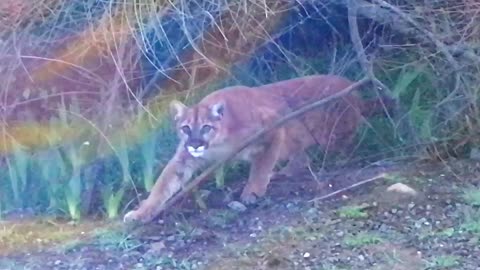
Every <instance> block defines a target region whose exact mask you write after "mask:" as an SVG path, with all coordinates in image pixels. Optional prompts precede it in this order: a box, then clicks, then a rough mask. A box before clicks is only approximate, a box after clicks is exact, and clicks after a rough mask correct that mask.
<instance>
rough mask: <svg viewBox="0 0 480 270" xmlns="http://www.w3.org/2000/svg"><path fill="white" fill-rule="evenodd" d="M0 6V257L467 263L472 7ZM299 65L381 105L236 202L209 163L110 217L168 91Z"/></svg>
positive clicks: (158, 148) (472, 260)
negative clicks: (345, 82) (166, 201)
mask: <svg viewBox="0 0 480 270" xmlns="http://www.w3.org/2000/svg"><path fill="white" fill-rule="evenodd" d="M4 1H5V2H2V3H0V22H1V23H0V71H1V73H2V74H0V80H1V81H2V86H1V87H2V88H0V93H1V94H2V103H1V104H0V109H1V110H2V114H1V115H2V124H1V127H2V130H1V131H0V134H1V135H2V136H1V138H0V151H1V152H0V166H1V170H0V219H1V220H2V221H0V228H1V229H2V230H0V254H1V255H2V256H5V257H4V259H0V269H18V265H21V266H22V267H24V268H25V269H45V268H47V267H48V268H55V269H132V268H136V269H201V268H206V269H269V268H272V269H392V268H393V269H478V267H479V265H478V262H477V260H476V258H478V252H479V250H478V239H479V238H478V237H479V236H478V234H479V233H480V225H479V224H478V223H479V221H478V217H479V214H480V213H479V212H478V206H479V205H480V191H479V190H478V177H479V175H478V164H477V160H478V158H479V156H478V152H479V150H478V146H477V145H478V138H479V137H478V123H477V119H479V116H480V115H479V109H478V90H479V86H478V85H480V84H479V80H480V79H479V78H480V76H479V75H480V73H479V68H480V56H479V55H478V53H479V51H478V44H479V40H480V28H479V25H480V21H479V20H480V16H479V15H478V13H479V12H480V3H477V2H476V1H470V0H461V1H415V0H406V1H388V3H387V2H385V1H380V0H372V1H353V0H352V1H349V0H345V1H298V2H294V1H288V2H287V1H285V2H283V1H265V2H264V4H265V6H263V4H262V5H259V4H258V3H259V2H258V1H251V2H250V1H230V2H228V3H224V2H222V1H201V0H199V1H172V2H173V6H170V5H171V3H170V4H169V1H154V0H151V1H147V0H145V1H143V0H136V1H127V2H125V3H123V4H121V3H117V2H115V1H94V0H92V1H61V0H43V1H37V2H35V1H33V2H32V1H28V0H8V1H7V0H4ZM34 2H35V3H34ZM260 2H262V3H263V1H260ZM367 4H368V5H367ZM367 6H368V8H367ZM349 8H350V11H349V10H348V9H349ZM166 10H168V11H166ZM228 11H231V12H230V13H229V12H228ZM349 12H350V21H349V17H348V15H349ZM232 14H233V15H232ZM352 18H353V19H352ZM248 19H250V20H248ZM252 21H253V22H252ZM214 22H216V23H214ZM219 22H222V23H223V24H222V26H218V25H220V24H219ZM352 22H356V24H357V25H356V26H357V27H358V33H356V32H355V29H354V27H352ZM215 27H220V28H215ZM219 29H220V30H219ZM356 34H358V35H359V36H360V37H361V43H359V42H358V40H356V39H355V36H356ZM225 37H227V39H228V41H226V40H225ZM112 40H113V41H112ZM219 44H220V45H219ZM219 46H220V47H219ZM222 46H223V47H222ZM19 52H21V53H19ZM205 57H206V58H207V59H208V61H207V60H205V59H204V58H205ZM65 63H69V64H67V65H65ZM319 73H333V74H338V75H343V76H346V77H348V78H350V79H352V80H358V79H360V78H362V77H364V76H369V77H370V79H371V80H372V83H371V84H370V85H369V86H370V87H364V89H362V92H361V94H362V95H365V96H375V95H378V94H379V93H381V94H382V95H383V94H387V95H390V96H392V97H394V98H396V99H397V100H398V101H399V105H400V106H399V107H398V108H397V110H396V111H395V113H394V114H392V115H391V117H390V118H389V117H384V116H379V117H374V118H371V119H368V123H367V124H366V125H364V126H363V127H362V128H361V129H360V130H358V134H357V140H356V142H358V143H357V145H356V147H355V148H354V149H352V151H351V152H349V153H348V154H346V155H341V156H338V155H334V154H331V153H324V152H322V151H321V149H311V153H310V154H311V157H312V164H311V165H312V166H311V168H312V174H308V175H299V176H298V177H297V178H296V179H278V181H274V182H272V189H271V190H269V192H268V194H267V198H266V199H264V200H262V201H261V202H260V203H259V204H258V205H256V206H253V207H249V208H248V209H247V210H246V211H240V210H239V209H237V208H236V207H230V206H231V202H232V201H236V200H237V199H238V198H237V197H238V192H239V190H240V187H241V184H242V183H243V180H244V179H245V175H246V170H245V165H244V164H227V165H226V166H225V167H223V168H222V171H220V172H219V173H218V174H217V176H216V179H212V181H210V182H208V183H206V184H204V185H202V186H201V187H199V188H198V190H196V191H194V192H193V196H190V195H189V196H187V197H186V198H185V199H184V200H183V201H181V202H180V203H178V204H177V205H176V206H175V209H173V211H168V213H166V214H163V215H161V216H160V217H159V219H160V222H155V223H154V224H150V225H148V226H145V227H142V228H139V229H137V230H134V231H128V230H126V229H125V228H123V227H122V225H121V224H120V222H119V218H120V217H121V216H122V214H123V213H125V211H126V209H130V208H132V207H134V206H135V205H137V204H138V200H139V199H140V198H144V197H145V196H146V193H147V192H148V191H149V189H150V188H151V186H152V185H153V183H154V181H155V179H156V176H157V175H158V174H159V172H160V170H161V169H162V167H163V165H164V164H165V162H166V161H167V160H168V159H169V158H170V157H171V155H172V153H173V151H174V148H175V146H176V143H177V141H176V138H175V135H174V133H173V131H172V129H171V127H170V120H169V118H168V117H167V115H166V114H165V104H167V102H168V101H169V100H171V99H172V98H181V99H183V100H185V101H186V103H188V104H193V103H195V102H197V101H198V100H199V99H200V98H202V97H203V96H205V95H206V94H207V93H209V92H211V91H214V90H216V89H219V88H221V87H223V86H227V85H233V84H245V85H250V86H255V85H261V84H265V83H269V82H274V81H278V80H283V79H288V78H293V77H298V76H303V75H309V74H319ZM318 171H322V173H319V174H317V173H316V172H318ZM222 172H223V173H222ZM379 172H385V173H386V176H385V177H383V178H380V179H379V180H374V181H372V182H369V183H368V184H365V185H361V186H359V187H357V188H354V189H352V190H348V191H346V192H343V193H341V194H340V195H337V196H333V197H330V198H329V199H326V200H317V201H312V200H315V198H319V197H321V196H323V195H326V194H329V193H330V192H333V191H335V190H339V189H341V188H346V187H349V186H351V185H352V184H355V183H357V182H359V181H362V180H365V179H369V178H371V177H375V175H377V174H378V173H379ZM395 183H403V184H406V185H408V186H410V187H412V188H413V189H415V190H416V191H417V194H416V195H411V196H410V195H398V198H397V197H396V196H394V195H392V193H391V192H387V191H386V190H387V188H388V187H389V186H391V185H392V184H395ZM229 205H230V206H229ZM232 208H233V209H232ZM46 258H48V259H46Z"/></svg>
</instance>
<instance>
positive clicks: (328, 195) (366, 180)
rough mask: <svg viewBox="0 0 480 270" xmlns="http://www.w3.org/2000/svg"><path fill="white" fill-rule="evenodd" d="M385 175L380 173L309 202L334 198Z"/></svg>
mask: <svg viewBox="0 0 480 270" xmlns="http://www.w3.org/2000/svg"><path fill="white" fill-rule="evenodd" d="M386 175H387V174H386V173H381V174H379V175H376V176H374V177H372V178H368V179H365V180H363V181H360V182H358V183H355V184H353V185H350V186H348V187H344V188H342V189H339V190H337V191H334V192H332V193H328V194H327V195H324V196H321V197H318V198H315V199H312V200H310V201H309V202H316V201H321V200H325V199H328V198H330V197H333V196H335V195H337V194H339V193H342V192H345V191H348V190H350V189H352V188H356V187H358V186H361V185H365V184H367V183H370V182H373V181H375V180H378V179H381V178H385V176H386Z"/></svg>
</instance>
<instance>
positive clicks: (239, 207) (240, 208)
mask: <svg viewBox="0 0 480 270" xmlns="http://www.w3.org/2000/svg"><path fill="white" fill-rule="evenodd" d="M228 207H230V209H232V210H233V211H237V212H245V211H246V210H247V207H246V206H245V205H244V204H243V203H241V202H238V201H232V202H230V203H229V204H228Z"/></svg>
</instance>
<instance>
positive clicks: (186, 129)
mask: <svg viewBox="0 0 480 270" xmlns="http://www.w3.org/2000/svg"><path fill="white" fill-rule="evenodd" d="M180 129H181V130H182V132H183V133H185V134H187V135H190V132H191V130H190V127H189V126H187V125H185V126H182V127H181V128H180Z"/></svg>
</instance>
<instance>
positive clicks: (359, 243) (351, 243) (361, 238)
mask: <svg viewBox="0 0 480 270" xmlns="http://www.w3.org/2000/svg"><path fill="white" fill-rule="evenodd" d="M343 241H344V243H345V245H347V246H348V247H350V248H359V247H364V246H368V245H374V244H379V243H382V242H383V239H382V238H381V237H380V236H378V235H377V234H374V233H370V232H360V233H358V234H356V235H347V236H345V238H344V240H343Z"/></svg>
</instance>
